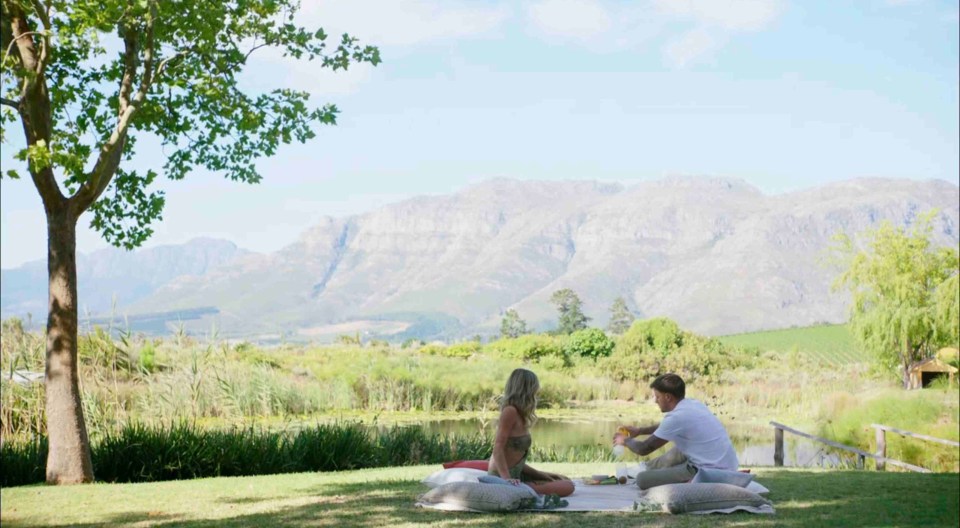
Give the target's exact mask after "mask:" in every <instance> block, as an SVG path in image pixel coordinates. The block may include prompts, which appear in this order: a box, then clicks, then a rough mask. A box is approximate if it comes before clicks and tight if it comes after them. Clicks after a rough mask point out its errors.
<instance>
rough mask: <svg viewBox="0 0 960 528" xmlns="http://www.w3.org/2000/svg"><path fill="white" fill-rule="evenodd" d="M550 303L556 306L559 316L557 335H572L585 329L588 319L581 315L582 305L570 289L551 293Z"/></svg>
mask: <svg viewBox="0 0 960 528" xmlns="http://www.w3.org/2000/svg"><path fill="white" fill-rule="evenodd" d="M550 302H551V303H553V304H554V305H556V307H557V311H558V312H559V315H560V326H559V327H558V328H557V333H560V334H572V333H574V332H576V331H577V330H582V329H584V328H586V327H587V322H589V321H590V318H589V317H587V316H586V315H584V314H583V310H582V308H581V307H582V306H583V303H582V302H581V301H580V297H579V296H578V295H577V294H576V292H574V291H573V290H571V289H570V288H564V289H562V290H557V291H555V292H553V295H551V296H550Z"/></svg>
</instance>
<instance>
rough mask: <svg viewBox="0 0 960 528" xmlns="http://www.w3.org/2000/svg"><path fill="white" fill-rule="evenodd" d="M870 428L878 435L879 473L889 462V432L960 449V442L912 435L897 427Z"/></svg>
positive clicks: (874, 426)
mask: <svg viewBox="0 0 960 528" xmlns="http://www.w3.org/2000/svg"><path fill="white" fill-rule="evenodd" d="M870 427H873V428H874V429H875V430H876V433H877V455H876V456H877V471H883V470H884V469H885V468H884V465H885V462H887V461H888V460H889V459H888V458H887V431H890V432H891V433H897V434H898V435H901V436H906V437H910V438H917V439H920V440H926V441H928V442H936V443H938V444H946V445H948V446H954V447H960V442H954V441H953V440H945V439H943V438H937V437H934V436H927V435H922V434H919V433H911V432H910V431H904V430H903V429H897V428H896V427H890V426H889V425H880V424H870Z"/></svg>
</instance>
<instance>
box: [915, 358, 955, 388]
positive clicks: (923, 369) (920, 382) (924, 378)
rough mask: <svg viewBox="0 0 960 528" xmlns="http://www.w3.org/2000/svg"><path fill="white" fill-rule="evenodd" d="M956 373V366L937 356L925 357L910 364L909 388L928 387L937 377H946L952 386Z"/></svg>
mask: <svg viewBox="0 0 960 528" xmlns="http://www.w3.org/2000/svg"><path fill="white" fill-rule="evenodd" d="M956 374H957V367H954V366H952V365H948V364H946V363H944V362H943V361H941V360H940V359H939V358H937V357H932V358H927V359H925V360H923V361H918V362H917V363H914V364H913V365H910V388H911V389H922V388H924V387H928V386H930V383H932V382H933V380H935V379H938V378H946V379H947V380H948V383H949V384H950V386H953V383H954V379H955V377H956Z"/></svg>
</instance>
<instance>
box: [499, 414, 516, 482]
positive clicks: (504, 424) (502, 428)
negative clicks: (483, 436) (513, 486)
mask: <svg viewBox="0 0 960 528" xmlns="http://www.w3.org/2000/svg"><path fill="white" fill-rule="evenodd" d="M519 421H520V413H519V412H517V409H516V407H513V406H512V405H508V406H507V407H504V408H503V410H502V411H500V421H499V422H498V424H497V435H496V437H494V440H493V462H494V464H495V465H496V467H495V469H496V470H497V473H498V474H499V475H500V478H502V479H504V480H511V479H512V477H511V476H510V465H509V464H507V440H508V439H509V438H510V433H511V432H513V428H514V427H515V426H516V425H517V423H519Z"/></svg>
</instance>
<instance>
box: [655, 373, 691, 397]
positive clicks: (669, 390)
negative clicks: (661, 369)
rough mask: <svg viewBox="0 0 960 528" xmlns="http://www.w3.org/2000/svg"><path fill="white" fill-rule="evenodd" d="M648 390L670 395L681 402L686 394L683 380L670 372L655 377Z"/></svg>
mask: <svg viewBox="0 0 960 528" xmlns="http://www.w3.org/2000/svg"><path fill="white" fill-rule="evenodd" d="M650 388H651V389H654V390H657V391H660V392H662V393H664V394H671V395H673V397H675V398H676V399H677V400H682V399H683V397H684V395H686V393H687V386H686V384H685V383H683V378H681V377H680V376H677V375H676V374H674V373H672V372H671V373H668V374H661V375H659V376H657V378H656V379H655V380H653V383H651V384H650Z"/></svg>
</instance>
